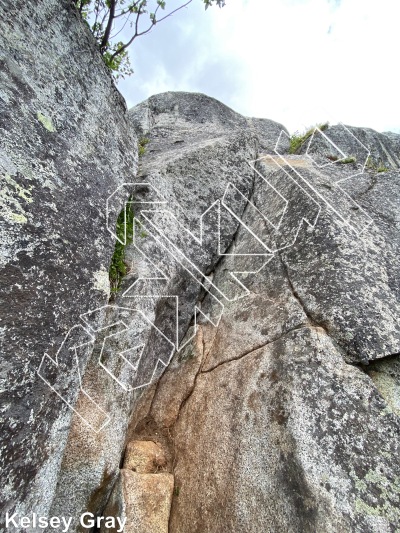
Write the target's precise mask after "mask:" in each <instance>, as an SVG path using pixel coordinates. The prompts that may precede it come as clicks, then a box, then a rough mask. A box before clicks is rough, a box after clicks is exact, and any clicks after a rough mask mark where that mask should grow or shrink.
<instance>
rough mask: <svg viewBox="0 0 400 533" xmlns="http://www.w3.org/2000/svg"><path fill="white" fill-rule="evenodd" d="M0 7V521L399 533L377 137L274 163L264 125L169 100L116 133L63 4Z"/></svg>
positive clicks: (386, 162)
mask: <svg viewBox="0 0 400 533" xmlns="http://www.w3.org/2000/svg"><path fill="white" fill-rule="evenodd" d="M1 5H2V7H3V8H4V13H6V15H2V19H1V23H2V28H4V31H2V32H1V40H2V44H3V46H2V50H3V56H2V58H1V61H2V66H3V68H2V70H1V77H2V82H3V87H4V88H2V90H1V93H0V94H1V98H2V100H1V128H2V138H1V146H2V153H1V159H0V163H1V166H2V172H3V174H4V183H5V184H6V186H7V187H4V188H3V189H2V196H1V202H2V205H3V206H4V213H5V214H4V217H3V221H2V223H3V224H4V232H3V234H4V235H5V237H6V239H5V241H4V246H3V248H2V256H1V258H2V268H3V270H2V280H3V283H4V287H5V290H4V303H3V304H2V305H3V306H4V307H3V309H4V311H3V313H2V324H1V326H2V328H3V329H2V332H3V346H4V348H3V365H2V379H4V392H3V396H4V403H5V406H6V409H7V410H6V411H5V413H6V415H5V416H6V418H5V419H4V420H2V424H3V428H4V429H3V431H2V439H3V440H2V461H3V464H2V476H4V481H3V484H2V489H1V497H2V504H3V508H4V510H5V509H10V510H11V509H16V510H17V511H18V512H19V513H20V514H22V513H24V514H25V513H29V512H31V511H35V512H36V513H40V514H51V515H58V516H72V517H73V518H74V526H73V527H74V531H79V527H78V525H77V517H78V516H79V515H80V514H81V513H82V512H84V511H90V512H92V513H93V514H94V515H97V516H100V515H102V514H109V515H112V516H119V517H121V518H124V517H126V518H127V519H128V520H127V525H126V528H125V532H139V531H140V532H141V533H147V532H148V533H150V532H151V533H154V532H160V533H161V532H163V533H164V532H165V533H166V532H167V531H170V532H172V533H196V532H198V533H203V532H209V533H212V532H218V533H225V532H226V533H231V532H232V531H234V532H238V533H241V532H243V533H244V532H246V533H252V532H254V533H255V532H257V533H258V532H260V531H266V532H271V533H276V532H279V531H284V530H287V531H288V532H293V533H295V532H296V533H297V532H299V531H302V532H303V531H304V532H310V533H311V532H313V533H314V532H315V531H318V532H332V533H333V532H335V533H336V532H339V531H340V532H341V531H343V532H347V531H355V532H360V533H361V532H362V533H365V532H374V533H386V532H388V533H389V532H390V533H391V532H392V531H396V530H397V529H399V528H400V514H399V509H400V502H399V497H400V459H399V457H400V454H399V452H400V450H399V446H400V445H399V437H400V421H399V412H400V404H399V396H400V392H399V390H400V383H399V353H400V325H399V323H400V321H399V317H400V282H399V280H400V271H399V269H400V267H399V264H398V257H399V255H400V239H399V226H400V218H399V205H400V173H399V166H400V154H399V148H400V144H399V138H400V137H399V136H396V135H395V134H379V133H377V132H373V131H372V130H368V129H364V128H361V129H360V128H346V127H343V126H340V125H338V126H331V127H329V128H328V129H327V130H325V131H324V132H323V135H322V134H318V135H315V136H314V137H313V139H312V140H311V142H310V144H307V146H305V145H304V146H302V147H301V149H300V150H299V154H296V155H288V149H289V139H288V135H287V132H286V130H285V129H284V128H283V126H281V125H280V124H277V123H275V122H272V121H269V120H263V119H254V118H251V119H250V118H245V117H242V116H240V115H239V114H237V113H235V112H234V111H232V110H231V109H229V108H227V107H226V106H224V105H223V104H221V103H220V102H217V101H216V100H214V99H212V98H209V97H207V96H205V95H200V94H189V93H164V94H161V95H156V96H153V97H151V98H150V99H149V100H147V101H146V102H143V103H142V104H139V105H138V106H136V107H135V108H134V109H132V110H131V111H130V113H129V122H127V119H126V116H125V109H124V105H123V102H122V101H121V98H120V96H119V94H118V93H117V92H116V90H115V89H114V87H113V85H112V82H111V80H110V78H109V77H108V75H107V73H106V71H105V69H104V67H103V65H102V63H101V59H100V58H99V57H98V55H97V52H96V50H95V49H94V48H93V45H92V42H91V37H90V35H89V34H88V31H87V30H86V29H85V27H84V26H83V25H81V24H80V23H79V21H78V19H77V18H76V17H75V15H74V14H73V12H72V11H71V10H70V8H69V7H68V3H66V2H65V3H61V4H59V3H56V2H53V1H52V0H45V2H42V3H41V8H40V11H37V13H36V11H35V16H34V17H32V13H31V10H32V6H31V5H30V4H29V3H22V2H19V1H18V2H14V3H13V4H12V6H11V5H8V4H7V5H5V3H4V2H3V3H1ZM10 15H11V16H10ZM48 20H52V21H55V22H54V24H53V23H52V24H51V25H49V24H48V23H47V21H48ZM10 21H12V24H11V22H10ZM28 30H29V31H28ZM27 33H29V38H27ZM78 42H79V54H76V53H75V46H77V45H76V43H78ZM135 132H137V135H138V136H139V138H140V142H141V145H142V146H145V154H144V155H143V157H142V158H141V162H140V166H139V170H138V172H137V173H136V163H137V158H136V153H137V147H136V140H135ZM368 154H370V159H369V160H368V159H367V158H368ZM378 170H379V172H378ZM124 183H129V184H130V185H129V186H126V185H123V184H124ZM118 187H120V188H119V193H118V194H117V195H116V196H115V197H114V196H113V197H112V200H110V202H111V204H108V205H109V206H110V205H111V209H110V217H109V219H108V220H106V217H105V212H106V200H107V198H108V197H109V195H111V194H112V193H113V192H114V191H115V190H116V189H117V188H118ZM128 197H129V198H130V202H131V204H132V207H133V210H134V216H135V225H134V240H133V242H132V243H130V244H128V245H127V246H126V248H125V260H126V262H127V264H128V273H127V275H126V276H125V278H124V279H123V281H122V283H121V285H120V286H119V287H118V290H117V291H116V293H115V294H114V295H113V296H112V298H111V300H109V296H110V294H109V287H108V267H109V263H110V258H111V255H112V252H113V246H114V242H113V239H112V238H111V236H110V235H109V233H108V232H107V224H108V229H109V230H110V231H114V229H115V220H116V216H117V215H118V213H119V211H120V209H121V207H122V200H123V199H124V198H125V199H127V198H128ZM107 304H108V305H107ZM101 306H104V307H101ZM100 307H101V309H99V308H100ZM82 314H84V315H83V316H82V317H81V315H82ZM3 317H4V319H3ZM75 323H80V324H81V326H79V327H78V328H77V329H74V330H73V332H72V334H71V336H70V337H67V338H66V337H65V336H66V334H67V332H68V331H69V329H70V328H71V327H72V326H73V325H74V324H75ZM63 340H65V345H64V347H63V350H61V352H60V353H59V357H60V358H61V357H63V358H64V359H63V360H62V364H61V366H59V367H58V368H56V367H55V365H54V364H52V362H51V360H50V359H49V358H47V359H44V361H45V365H44V366H40V367H39V365H40V363H41V362H42V357H43V355H44V353H45V352H47V353H48V354H49V355H50V356H52V357H55V355H56V353H57V350H58V348H59V347H60V345H61V343H62V341H63ZM71 348H72V350H71ZM75 349H76V350H77V351H76V355H77V357H78V360H79V362H78V366H79V371H80V375H81V376H82V382H81V385H82V390H81V391H80V394H79V396H78V391H79V386H80V382H79V373H78V372H77V367H76V365H75V366H73V368H74V372H70V369H71V359H73V357H71V353H72V354H74V353H75V352H74V350H75ZM46 365H47V366H46ZM68 365H69V366H68ZM38 368H40V370H41V372H42V374H43V376H44V377H45V378H46V380H47V381H49V382H50V383H53V384H54V388H55V389H56V391H57V392H58V393H59V394H60V395H61V396H63V397H64V399H67V400H68V401H69V402H70V404H71V405H73V406H74V407H75V408H76V411H77V413H76V414H74V416H72V417H71V410H69V409H68V408H67V406H66V405H65V403H63V402H62V401H61V399H59V398H58V397H57V395H56V394H55V392H54V391H52V390H51V389H50V388H49V387H48V385H46V384H45V383H44V382H43V380H42V379H40V377H39V376H38V375H37V370H38ZM61 378H62V379H61ZM85 421H86V423H85ZM88 423H89V426H88ZM124 455H125V457H124ZM121 466H122V468H121V469H120V467H121ZM174 487H175V488H174ZM171 502H172V506H171Z"/></svg>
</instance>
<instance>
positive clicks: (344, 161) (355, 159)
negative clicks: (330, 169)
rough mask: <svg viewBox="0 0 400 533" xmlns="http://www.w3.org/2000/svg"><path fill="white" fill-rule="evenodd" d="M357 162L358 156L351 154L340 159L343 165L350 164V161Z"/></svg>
mask: <svg viewBox="0 0 400 533" xmlns="http://www.w3.org/2000/svg"><path fill="white" fill-rule="evenodd" d="M356 162H357V158H356V157H354V156H353V155H352V156H350V157H346V158H345V159H339V161H338V163H340V164H341V165H348V164H349V163H356Z"/></svg>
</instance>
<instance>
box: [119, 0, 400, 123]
mask: <svg viewBox="0 0 400 533" xmlns="http://www.w3.org/2000/svg"><path fill="white" fill-rule="evenodd" d="M175 3H176V2H175ZM167 5H168V3H167ZM171 7H172V3H171ZM399 20H400V2H398V0H381V1H380V2H379V3H378V2H376V1H375V0H342V1H340V2H337V1H332V0H331V1H329V0H269V1H268V2H267V1H265V0H227V4H226V6H225V7H224V8H223V9H218V8H216V7H214V8H212V9H211V8H210V9H208V10H207V12H206V13H204V7H203V6H202V2H201V1H200V0H194V2H193V4H191V5H190V6H189V8H187V9H186V10H185V11H184V12H180V13H178V14H176V15H175V16H174V18H171V19H169V20H168V21H165V22H164V23H163V25H160V26H159V27H157V28H156V29H155V30H154V32H153V34H151V35H149V36H146V37H143V38H141V40H138V41H137V45H136V48H133V50H132V55H133V63H134V64H135V63H136V65H135V71H136V74H135V75H134V76H133V77H132V78H130V79H129V80H126V81H125V82H123V83H122V84H121V86H120V88H121V90H122V92H123V94H124V95H125V97H126V98H127V100H128V104H129V105H133V104H134V103H137V102H138V101H140V100H142V99H144V98H147V97H148V96H150V95H151V94H154V93H156V92H162V91H165V90H190V91H201V92H206V93H208V94H210V95H211V96H214V97H216V98H218V99H220V100H222V101H223V102H224V103H225V104H227V105H229V106H230V107H232V108H234V109H235V110H237V111H239V112H241V113H243V114H245V115H253V116H258V117H266V118H272V119H274V120H277V121H280V122H282V123H283V124H285V125H286V126H287V127H288V128H289V129H290V130H292V131H293V130H295V129H301V128H302V127H305V126H307V125H311V124H314V123H316V122H319V121H324V120H326V119H327V118H330V117H333V119H334V120H335V119H336V120H341V121H343V122H345V123H347V124H352V125H359V126H369V127H372V128H375V129H377V130H388V129H391V130H392V131H400V107H399V105H398V99H399V97H398V94H399V92H400V91H399V89H400V83H399V79H400V77H399V75H398V73H397V69H398V57H397V56H398V24H399ZM139 41H140V42H139ZM136 58H137V59H136Z"/></svg>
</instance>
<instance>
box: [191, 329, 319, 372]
mask: <svg viewBox="0 0 400 533" xmlns="http://www.w3.org/2000/svg"><path fill="white" fill-rule="evenodd" d="M313 327H314V326H313V325H312V324H298V325H297V326H295V327H294V328H290V329H288V330H287V331H285V332H284V333H282V334H281V335H278V336H277V337H275V338H273V339H271V340H270V341H268V342H265V343H263V344H260V345H259V346H256V347H255V348H251V350H248V351H247V352H245V353H242V354H241V355H238V356H237V357H232V358H231V359H225V360H224V361H221V362H220V363H218V364H217V365H215V366H213V367H212V368H209V369H207V370H201V374H208V373H209V372H212V371H213V370H215V369H216V368H218V367H220V366H222V365H225V364H227V363H232V362H233V361H239V360H240V359H243V358H244V357H247V356H248V355H251V354H253V353H254V352H257V351H258V350H261V349H262V348H265V347H266V346H269V345H270V344H273V343H274V342H277V341H279V339H282V338H283V337H285V336H286V335H289V334H290V333H292V332H293V331H296V330H300V329H311V328H313Z"/></svg>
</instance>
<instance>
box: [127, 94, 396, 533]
mask: <svg viewBox="0 0 400 533" xmlns="http://www.w3.org/2000/svg"><path fill="white" fill-rule="evenodd" d="M169 98H171V97H169ZM177 99H178V101H179V96H177ZM155 120H156V123H157V119H155ZM329 132H330V128H329V129H328V130H327V131H326V132H325V133H326V135H328V136H329ZM374 138H380V136H379V134H376V135H375V134H374ZM335 143H337V145H338V146H339V147H340V149H341V150H342V151H344V153H345V155H346V158H349V157H350V156H351V154H352V152H353V151H354V146H352V145H351V144H350V145H349V143H348V140H347V138H345V139H344V142H343V140H342V142H341V143H340V139H336V140H335ZM380 146H381V144H380V141H379V142H378V141H377V145H376V144H372V146H369V147H368V148H369V150H370V151H371V153H374V151H376V150H378V149H379V147H380ZM328 148H329V149H330V146H328ZM149 149H150V150H151V142H150V144H149ZM314 149H315V150H314V159H315V160H316V159H317V157H316V156H317V155H318V156H321V157H320V160H317V161H316V164H313V163H312V161H311V159H310V158H308V157H305V156H304V155H300V156H289V155H287V154H286V153H285V152H284V150H282V149H281V146H280V145H279V143H278V150H277V151H278V152H279V153H280V154H281V156H278V155H277V154H276V155H273V156H271V155H270V156H267V157H262V154H260V156H259V157H258V161H257V162H256V163H255V164H254V168H255V170H256V173H255V179H254V183H253V187H252V190H251V193H250V196H249V199H250V201H249V203H248V204H247V205H246V207H245V209H244V211H243V214H242V217H241V221H242V223H241V224H240V225H239V227H238V229H237V232H236V235H235V237H234V239H233V243H232V245H231V247H230V248H229V252H230V254H231V255H229V256H225V257H223V258H222V259H221V260H220V261H219V262H218V263H217V264H216V266H215V268H214V271H213V277H212V283H213V285H214V286H215V287H218V289H219V291H221V292H222V293H223V294H226V295H229V296H232V294H233V295H235V294H236V295H237V293H235V292H234V291H233V292H232V284H233V282H232V279H229V276H227V272H238V271H239V272H242V275H241V276H240V281H241V282H242V283H243V284H244V285H245V286H246V287H247V289H248V294H247V295H243V294H241V296H243V298H239V299H238V298H236V299H235V298H227V299H225V300H223V301H224V310H223V314H222V316H221V319H220V321H219V323H218V325H217V327H215V326H214V325H212V324H211V323H210V322H209V321H207V320H206V319H205V318H204V317H201V318H200V319H199V322H200V325H199V326H198V328H197V332H196V335H195V337H194V338H193V339H192V340H191V342H190V343H189V344H187V345H186V346H185V348H184V349H182V350H180V351H179V352H177V354H176V355H175V356H174V358H173V360H172V362H171V364H170V365H169V367H168V368H167V370H166V372H165V373H164V374H163V376H162V377H161V379H160V380H159V382H158V384H157V386H156V388H155V389H154V388H153V389H151V390H150V391H148V393H147V395H144V396H143V397H142V398H141V401H140V403H139V405H138V407H137V408H136V410H135V412H134V413H133V417H132V420H131V424H130V430H129V436H130V438H134V437H135V435H138V436H140V438H144V437H147V438H151V437H152V436H153V435H154V436H157V438H160V436H164V439H165V445H166V446H169V448H170V450H171V454H172V455H173V470H172V471H173V474H174V476H175V491H174V499H173V504H172V510H171V517H170V529H169V530H170V531H171V532H174V533H175V532H179V533H185V532H188V533H189V532H191V533H193V532H199V533H200V532H204V531H207V532H214V531H215V532H218V533H221V532H227V533H228V532H231V531H238V532H239V531H240V532H242V531H243V532H246V533H247V532H259V531H268V532H271V533H272V532H274V533H275V532H276V531H283V530H287V531H290V532H298V531H307V532H308V531H309V532H312V531H326V532H334V531H335V532H336V531H357V532H365V531H370V532H379V533H380V532H383V531H384V532H386V531H387V532H389V531H395V530H396V529H397V528H398V527H399V526H400V514H399V510H398V509H399V503H400V502H399V495H400V493H399V487H400V476H399V474H400V461H399V436H400V420H399V417H398V412H399V390H400V389H399V385H400V383H399V377H398V376H399V374H398V357H399V356H398V354H399V352H400V331H399V317H400V312H399V311H400V307H399V295H400V291H399V272H398V265H397V261H396V259H395V258H396V257H397V256H398V255H399V251H400V250H399V244H400V243H399V223H400V219H399V215H398V206H399V205H400V197H399V193H400V174H399V172H398V171H395V170H392V171H390V172H379V173H378V172H377V170H376V169H374V168H368V169H367V170H366V171H365V172H364V173H362V174H360V168H359V167H358V163H357V162H356V163H344V164H339V165H335V164H332V165H331V166H329V168H327V169H322V168H321V159H322V157H324V156H325V154H326V146H321V147H320V148H318V149H317V148H316V147H315V146H314ZM391 150H392V152H389V155H390V158H391V160H392V161H395V160H396V157H398V153H397V152H396V150H395V149H393V147H392V148H391ZM361 151H362V150H361ZM166 155H168V152H167V153H166ZM160 156H161V154H159V156H158V157H160ZM148 157H149V158H148V161H151V158H152V157H156V156H152V153H151V152H150V154H149V156H148ZM328 161H329V160H328ZM149 165H150V163H149ZM149 168H150V170H149V173H150V172H151V166H150V167H149ZM324 189H325V190H326V193H324ZM254 206H255V207H257V209H258V211H257V210H256V209H255V208H254ZM260 213H261V215H260ZM249 229H251V232H252V233H251V235H249ZM254 235H256V236H257V237H258V238H259V241H257V242H255V240H254V239H253V236H254ZM260 242H261V243H264V244H265V245H267V247H268V250H269V254H268V253H266V250H265V249H264V250H262V247H261V246H260ZM262 252H264V256H263V255H262ZM249 254H253V255H249ZM257 269H259V271H258V272H257V273H256V274H253V273H252V271H256V270H257ZM243 272H244V274H243ZM215 294H216V292H215V291H213V290H212V289H210V290H209V292H208V293H206V295H205V297H204V298H203V300H202V309H207V310H209V316H214V315H213V310H214V311H215V310H216V308H218V304H217V302H216V300H215V298H214V296H215ZM210 310H211V311H210ZM194 331H195V327H194V326H193V325H192V326H191V328H190V329H189V330H188V332H187V337H188V338H190V337H191V336H192V334H193V332H194ZM396 354H397V355H396Z"/></svg>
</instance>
